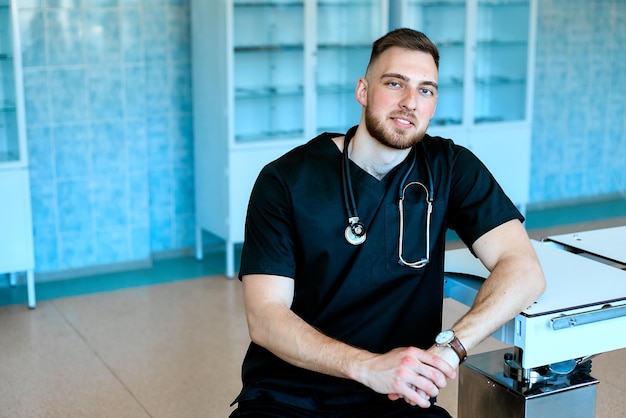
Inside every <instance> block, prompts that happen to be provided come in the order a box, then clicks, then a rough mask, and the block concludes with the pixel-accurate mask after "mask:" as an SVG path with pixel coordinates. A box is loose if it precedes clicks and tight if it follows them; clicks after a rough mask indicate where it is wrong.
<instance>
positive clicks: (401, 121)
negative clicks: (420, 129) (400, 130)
mask: <svg viewBox="0 0 626 418" xmlns="http://www.w3.org/2000/svg"><path fill="white" fill-rule="evenodd" d="M391 119H393V120H394V121H396V122H398V123H399V124H401V125H404V126H412V125H415V123H414V122H413V121H412V120H410V119H408V118H405V117H402V116H392V117H391Z"/></svg>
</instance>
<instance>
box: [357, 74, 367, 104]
mask: <svg viewBox="0 0 626 418" xmlns="http://www.w3.org/2000/svg"><path fill="white" fill-rule="evenodd" d="M355 95H356V101H357V102H359V103H360V104H361V106H365V105H367V80H366V79H365V78H364V77H361V78H359V81H357V83H356V93H355Z"/></svg>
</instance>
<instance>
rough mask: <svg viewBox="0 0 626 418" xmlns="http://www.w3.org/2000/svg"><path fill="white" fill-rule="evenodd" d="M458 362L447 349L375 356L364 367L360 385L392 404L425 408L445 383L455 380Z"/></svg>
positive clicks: (410, 349) (409, 349)
mask: <svg viewBox="0 0 626 418" xmlns="http://www.w3.org/2000/svg"><path fill="white" fill-rule="evenodd" d="M458 365H459V358H458V357H457V355H456V353H455V352H454V351H453V350H452V349H450V348H448V347H437V346H432V347H430V348H429V349H428V350H422V349H419V348H416V347H402V348H396V349H394V350H391V351H389V352H387V353H385V354H376V355H374V356H373V357H371V358H369V359H367V360H366V361H365V364H364V369H363V370H364V371H363V373H364V376H363V383H364V384H365V385H366V386H368V387H370V388H371V389H373V390H374V391H376V392H378V393H383V394H387V396H388V397H389V399H391V400H392V401H395V400H398V399H404V400H405V401H406V402H407V403H409V404H410V405H413V406H419V407H422V408H428V407H430V406H431V403H430V399H431V398H434V397H436V396H437V395H439V391H440V390H441V389H442V388H444V387H445V386H446V384H447V380H448V379H454V378H455V377H456V368H457V367H458Z"/></svg>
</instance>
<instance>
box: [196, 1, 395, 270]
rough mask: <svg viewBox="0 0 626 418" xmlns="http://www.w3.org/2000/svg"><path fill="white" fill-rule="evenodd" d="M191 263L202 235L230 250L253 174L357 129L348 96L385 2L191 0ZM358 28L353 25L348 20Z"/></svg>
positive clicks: (229, 261)
mask: <svg viewBox="0 0 626 418" xmlns="http://www.w3.org/2000/svg"><path fill="white" fill-rule="evenodd" d="M191 16H192V60H193V64H192V72H193V80H194V82H193V105H194V145H195V149H194V154H195V161H194V162H195V193H196V257H197V258H198V259H200V258H202V253H203V231H207V232H209V233H211V234H213V235H214V236H216V237H218V238H220V239H222V240H223V241H224V242H225V243H226V249H227V251H226V271H227V275H228V276H233V274H234V246H235V245H236V244H237V243H241V242H243V238H244V223H245V214H246V209H247V204H248V198H249V196H250V191H251V189H252V186H253V183H254V181H255V179H256V177H257V175H258V173H259V171H260V170H261V168H262V167H263V166H264V165H265V164H266V163H268V162H270V161H271V160H273V159H275V158H276V157H278V156H280V155H282V154H284V153H285V152H287V151H288V150H289V149H291V148H293V147H294V146H297V145H299V144H302V143H304V142H305V141H308V140H309V139H311V138H313V137H314V136H315V135H316V134H318V133H321V132H323V131H333V132H345V131H346V130H347V129H348V128H349V127H350V126H351V125H353V124H356V123H358V120H359V118H360V112H361V108H360V106H359V104H358V103H357V102H356V99H355V97H354V91H355V86H356V80H357V79H358V77H360V76H362V75H364V71H365V67H366V65H367V62H368V60H369V53H370V48H371V44H372V42H373V41H374V40H375V39H377V38H378V37H380V36H381V35H382V34H384V33H385V32H386V31H387V28H388V2H387V0H358V1H357V0H300V1H294V0H274V1H267V0H263V1H261V0H218V1H206V0H192V2H191ZM355 22H358V24H355Z"/></svg>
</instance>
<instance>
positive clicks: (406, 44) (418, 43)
mask: <svg viewBox="0 0 626 418" xmlns="http://www.w3.org/2000/svg"><path fill="white" fill-rule="evenodd" d="M394 46H397V47H400V48H404V49H408V50H411V51H421V52H426V53H428V54H430V55H431V56H432V57H433V59H434V60H435V65H436V66H437V69H439V50H438V49H437V47H436V46H435V44H434V43H433V42H432V41H431V40H430V39H428V37H427V36H426V35H424V34H423V33H422V32H419V31H416V30H414V29H409V28H400V29H395V30H392V31H391V32H389V33H387V34H386V35H383V36H382V37H381V38H379V39H377V40H376V41H374V44H373V46H372V54H371V55H370V62H369V64H367V68H368V69H369V68H370V66H371V65H372V64H373V63H374V62H375V61H376V60H377V59H378V57H380V55H381V54H382V53H383V52H385V51H386V50H387V49H389V48H391V47H394Z"/></svg>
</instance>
